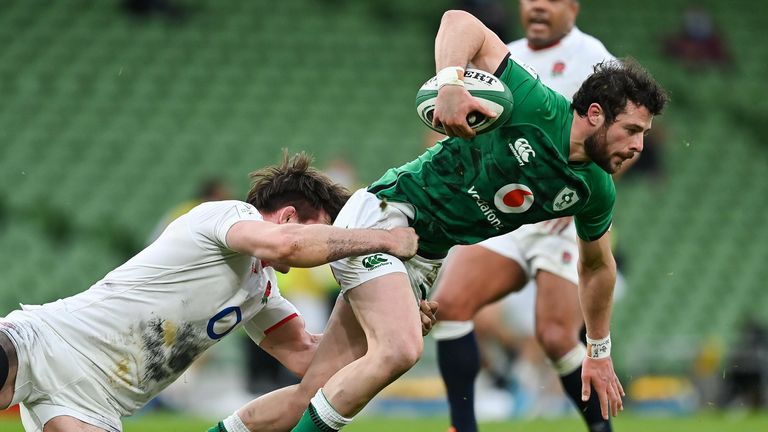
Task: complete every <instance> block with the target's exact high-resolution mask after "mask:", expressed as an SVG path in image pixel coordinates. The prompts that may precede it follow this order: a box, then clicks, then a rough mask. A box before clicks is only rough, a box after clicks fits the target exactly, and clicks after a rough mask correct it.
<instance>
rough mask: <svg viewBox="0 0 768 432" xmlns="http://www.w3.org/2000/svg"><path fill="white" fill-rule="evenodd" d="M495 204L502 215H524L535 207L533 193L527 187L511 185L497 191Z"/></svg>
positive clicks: (494, 198)
mask: <svg viewBox="0 0 768 432" xmlns="http://www.w3.org/2000/svg"><path fill="white" fill-rule="evenodd" d="M493 204H494V205H496V208H497V209H499V210H500V211H501V212H502V213H523V212H524V211H526V210H528V209H529V208H531V206H532V205H533V191H531V189H530V188H529V187H528V186H526V185H523V184H518V183H511V184H508V185H505V186H502V187H501V188H500V189H499V190H498V191H496V195H494V197H493Z"/></svg>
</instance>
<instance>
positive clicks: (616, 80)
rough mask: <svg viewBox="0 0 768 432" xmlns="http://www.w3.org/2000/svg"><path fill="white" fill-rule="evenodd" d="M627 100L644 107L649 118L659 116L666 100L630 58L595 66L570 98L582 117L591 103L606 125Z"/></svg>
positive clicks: (645, 73)
mask: <svg viewBox="0 0 768 432" xmlns="http://www.w3.org/2000/svg"><path fill="white" fill-rule="evenodd" d="M627 101H632V102H634V103H635V104H637V105H640V106H644V107H646V108H647V109H648V111H649V112H650V113H651V115H654V116H655V115H659V114H661V111H662V110H663V109H664V105H666V104H667V102H668V101H669V97H668V96H667V93H666V91H664V89H663V88H662V87H661V86H660V85H659V83H657V82H656V81H655V80H654V79H653V77H652V76H651V75H650V74H649V73H648V71H646V70H645V69H644V68H643V67H642V66H640V64H639V63H637V62H636V61H635V60H634V59H632V58H624V59H620V60H610V61H604V62H602V63H599V64H597V65H595V67H594V72H593V73H592V75H590V76H589V77H587V79H586V80H585V81H584V82H583V83H582V84H581V87H579V90H578V91H577V92H576V94H575V95H573V102H571V105H572V106H573V109H574V110H576V113H577V114H579V115H580V116H582V117H584V116H586V115H587V110H588V109H589V106H590V105H591V104H593V103H596V104H598V105H600V106H601V107H602V108H603V111H604V112H605V120H606V123H607V124H610V123H613V121H614V120H616V116H618V115H619V114H621V113H622V112H624V110H625V109H626V106H627Z"/></svg>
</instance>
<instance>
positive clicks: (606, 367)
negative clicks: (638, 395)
mask: <svg viewBox="0 0 768 432" xmlns="http://www.w3.org/2000/svg"><path fill="white" fill-rule="evenodd" d="M581 366H582V370H581V400H582V401H584V402H586V401H588V400H589V398H590V396H591V395H592V388H594V389H595V391H596V392H597V397H598V398H599V399H600V412H601V413H602V415H603V418H604V419H606V420H608V413H609V408H610V413H611V415H613V416H614V417H615V416H616V415H617V414H618V413H619V411H621V410H623V409H624V404H623V403H622V401H621V397H622V396H625V394H624V388H623V387H622V386H621V383H620V382H619V378H618V377H617V376H616V372H614V370H613V362H612V361H611V358H610V357H607V358H602V359H593V358H589V357H587V358H585V359H584V361H583V362H582V364H581Z"/></svg>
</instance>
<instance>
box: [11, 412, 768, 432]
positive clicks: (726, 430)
mask: <svg viewBox="0 0 768 432" xmlns="http://www.w3.org/2000/svg"><path fill="white" fill-rule="evenodd" d="M446 424H447V423H446V420H445V419H443V418H439V419H421V418H419V419H410V418H409V419H402V418H400V419H390V418H386V419H385V418H374V417H368V418H361V419H359V420H358V421H356V422H355V423H354V424H353V425H351V426H349V427H347V428H345V429H344V431H345V432H355V431H357V432H392V431H397V432H443V431H445V430H446ZM212 425H213V421H206V420H195V419H191V418H189V417H182V416H174V415H167V414H166V415H154V414H153V415H147V416H143V417H141V418H138V419H130V420H128V421H126V422H125V432H161V431H162V432H190V431H203V432H204V431H206V430H207V428H208V427H210V426H212ZM614 426H615V427H614V428H615V430H616V431H617V432H766V431H768V414H760V415H750V416H742V417H736V416H733V415H730V414H723V415H699V416H695V417H681V418H666V417H639V416H636V415H621V416H620V417H619V418H617V419H616V420H615V422H614ZM481 430H482V431H483V432H561V431H562V432H569V431H575V432H583V431H584V430H585V429H584V427H583V426H582V425H581V422H580V421H579V420H578V419H576V418H568V419H561V420H525V421H523V420H520V421H508V422H500V423H484V424H483V425H482V426H481ZM22 431H23V429H22V427H21V425H20V424H19V422H18V420H14V419H0V432H22Z"/></svg>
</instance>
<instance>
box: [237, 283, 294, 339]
mask: <svg viewBox="0 0 768 432" xmlns="http://www.w3.org/2000/svg"><path fill="white" fill-rule="evenodd" d="M299 315H301V314H300V313H299V310H298V309H296V307H295V306H294V305H293V304H292V303H291V302H289V301H288V300H287V299H286V298H285V297H283V296H281V295H280V293H279V292H277V293H272V295H271V296H270V298H269V303H268V304H267V305H266V306H265V307H264V309H262V310H261V311H259V313H258V314H256V316H254V317H253V318H252V319H251V320H250V321H248V322H246V323H245V324H243V328H244V329H245V332H246V333H247V334H248V336H249V337H250V338H251V339H252V340H253V341H254V342H256V343H257V344H260V343H261V341H263V340H264V338H265V337H266V336H267V335H268V334H269V333H270V332H271V331H273V330H275V329H277V328H279V327H280V326H281V325H283V324H285V323H287V322H288V321H290V320H292V319H294V318H296V317H298V316H299Z"/></svg>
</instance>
